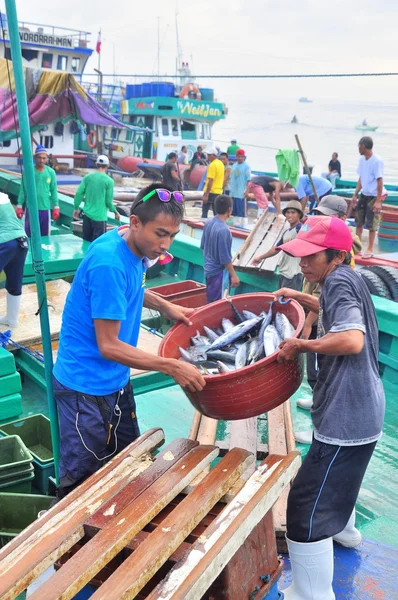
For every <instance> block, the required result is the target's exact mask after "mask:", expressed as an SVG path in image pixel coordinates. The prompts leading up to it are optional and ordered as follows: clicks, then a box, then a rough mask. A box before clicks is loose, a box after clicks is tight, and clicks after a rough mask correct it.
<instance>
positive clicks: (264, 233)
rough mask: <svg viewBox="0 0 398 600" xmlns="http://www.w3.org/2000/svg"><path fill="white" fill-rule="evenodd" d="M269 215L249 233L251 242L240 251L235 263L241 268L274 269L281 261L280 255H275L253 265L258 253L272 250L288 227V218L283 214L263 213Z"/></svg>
mask: <svg viewBox="0 0 398 600" xmlns="http://www.w3.org/2000/svg"><path fill="white" fill-rule="evenodd" d="M263 214H266V215H268V218H266V219H264V221H262V220H261V221H260V220H259V221H258V222H257V223H256V225H255V227H254V229H253V230H252V231H251V234H249V236H248V239H247V240H246V241H248V240H249V242H250V243H249V244H247V245H246V244H245V245H244V247H245V250H244V251H242V250H241V251H240V258H239V260H236V261H235V262H234V263H233V264H234V266H237V267H240V268H249V269H253V270H257V271H259V270H264V271H274V270H275V268H276V267H277V264H278V262H279V257H278V256H274V257H271V258H268V259H266V260H264V261H263V262H262V263H260V265H258V266H253V265H251V261H252V259H253V258H254V256H255V255H256V254H265V253H266V252H268V250H270V249H271V248H272V247H273V246H274V245H275V244H276V242H277V241H278V240H279V238H280V237H281V235H282V233H283V231H284V229H285V228H286V226H287V225H286V219H285V217H284V216H283V215H276V214H275V213H263Z"/></svg>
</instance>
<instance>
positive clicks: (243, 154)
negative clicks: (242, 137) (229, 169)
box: [236, 148, 246, 156]
mask: <svg viewBox="0 0 398 600" xmlns="http://www.w3.org/2000/svg"><path fill="white" fill-rule="evenodd" d="M245 154H246V153H245V151H244V150H243V148H239V150H237V151H236V156H245Z"/></svg>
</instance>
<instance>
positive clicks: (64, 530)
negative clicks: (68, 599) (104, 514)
mask: <svg viewBox="0 0 398 600" xmlns="http://www.w3.org/2000/svg"><path fill="white" fill-rule="evenodd" d="M163 442H164V433H163V430H162V429H159V428H158V429H150V430H148V431H147V432H145V433H144V434H143V435H141V436H140V437H139V438H137V440H135V441H134V442H133V443H132V444H130V445H129V446H127V448H125V449H124V450H122V451H121V452H120V453H119V454H118V455H116V456H115V457H114V458H113V459H112V460H111V461H109V462H108V463H106V465H104V466H103V467H102V468H101V469H99V470H98V471H97V472H96V473H94V474H93V475H91V477H89V478H88V479H87V480H86V481H85V482H84V483H82V484H81V485H80V486H79V487H78V488H76V489H75V490H73V491H72V492H71V493H70V494H69V495H68V496H66V497H65V498H63V499H62V500H61V501H60V502H58V503H57V504H56V505H55V506H53V508H51V509H50V510H48V511H47V512H46V513H45V515H44V516H43V517H41V518H40V519H38V520H36V521H34V522H33V523H32V524H31V525H30V526H29V527H27V528H26V529H24V531H23V532H22V533H20V534H19V535H18V536H17V537H15V538H14V539H13V540H12V541H11V542H10V543H8V544H7V545H6V546H5V547H4V548H2V549H1V550H0V598H1V599H2V600H11V599H12V598H15V597H16V596H17V595H18V594H20V593H21V592H22V591H23V590H25V589H26V588H27V587H28V585H29V584H30V583H31V582H32V581H34V580H35V579H36V578H37V577H38V576H39V575H40V574H41V573H43V571H45V570H46V569H47V568H48V567H50V566H51V565H52V564H53V563H54V562H55V561H56V560H57V559H58V558H59V557H60V556H62V554H64V553H65V552H66V551H67V550H68V549H69V548H70V547H71V546H73V545H74V544H75V543H76V542H77V541H78V540H79V539H81V537H82V535H83V523H84V522H85V521H86V520H87V518H88V517H89V516H90V515H91V514H93V513H94V512H95V511H96V510H98V508H99V507H100V506H101V505H102V504H103V503H104V502H106V501H107V500H109V498H111V497H112V496H113V495H114V494H115V493H116V492H118V491H119V490H120V489H121V488H122V487H124V486H125V485H126V483H127V482H128V481H131V480H132V479H133V478H134V477H136V476H137V475H139V473H141V472H142V471H143V470H144V469H146V468H147V467H148V466H149V465H150V462H151V461H148V460H146V461H145V460H143V459H144V457H145V455H146V454H147V453H148V452H152V451H153V450H155V449H156V448H158V447H159V446H161V445H162V444H163ZM148 459H149V456H148Z"/></svg>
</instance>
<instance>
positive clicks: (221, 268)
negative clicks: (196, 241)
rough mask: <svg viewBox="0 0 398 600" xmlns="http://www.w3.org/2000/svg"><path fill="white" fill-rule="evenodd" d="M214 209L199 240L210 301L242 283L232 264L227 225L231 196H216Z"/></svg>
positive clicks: (230, 243)
mask: <svg viewBox="0 0 398 600" xmlns="http://www.w3.org/2000/svg"><path fill="white" fill-rule="evenodd" d="M214 211H215V213H216V215H215V217H213V218H212V219H211V220H210V221H207V223H206V225H205V226H204V229H203V235H202V239H201V241H200V247H201V248H202V250H203V255H204V259H205V265H204V271H205V276H206V286H207V302H215V301H216V300H220V299H221V298H222V296H223V293H224V290H225V289H229V287H238V285H239V283H240V281H239V278H238V276H237V275H236V273H235V269H234V268H233V266H232V254H231V248H232V235H231V232H230V230H229V227H228V225H227V224H226V221H227V220H228V219H229V217H230V216H231V213H232V199H231V197H230V196H227V195H220V196H217V198H216V199H215V202H214Z"/></svg>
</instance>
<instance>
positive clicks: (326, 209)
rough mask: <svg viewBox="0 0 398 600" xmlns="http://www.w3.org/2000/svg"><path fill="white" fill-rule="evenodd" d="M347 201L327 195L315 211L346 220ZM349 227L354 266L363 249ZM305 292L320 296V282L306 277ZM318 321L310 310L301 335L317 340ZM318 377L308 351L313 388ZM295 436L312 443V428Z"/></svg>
mask: <svg viewBox="0 0 398 600" xmlns="http://www.w3.org/2000/svg"><path fill="white" fill-rule="evenodd" d="M347 210H348V206H347V202H346V201H345V200H344V198H340V197H339V196H332V195H330V196H325V197H324V198H322V200H321V201H320V203H319V205H318V206H317V207H316V208H315V209H314V212H315V213H316V214H317V215H324V216H335V217H338V218H339V219H341V220H343V221H345V220H346V215H347ZM348 229H349V230H350V231H351V235H352V241H353V243H352V250H351V263H350V266H351V267H352V268H354V267H355V259H354V256H355V254H358V253H359V252H360V251H361V250H362V244H361V240H360V239H359V237H358V236H357V235H356V233H355V229H354V227H350V226H348ZM303 292H304V293H305V294H310V295H311V296H315V297H316V298H319V296H320V294H321V285H320V284H319V283H310V282H309V281H307V280H306V279H305V280H304V285H303ZM317 321H318V314H317V313H314V312H311V311H310V312H309V313H308V314H307V316H306V319H305V323H304V329H303V332H302V334H301V337H302V338H304V339H307V340H308V339H310V340H315V339H316V338H317V330H318V328H317ZM317 377H318V366H317V358H316V354H313V353H312V352H308V353H307V381H308V385H309V386H310V388H311V390H313V389H314V386H315V384H316V380H317ZM312 404H313V402H312V398H299V399H298V400H297V406H298V407H299V408H302V409H304V410H310V409H311V408H312ZM294 437H295V439H296V442H299V443H301V444H311V442H312V429H309V430H304V431H297V432H296V431H295V432H294Z"/></svg>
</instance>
